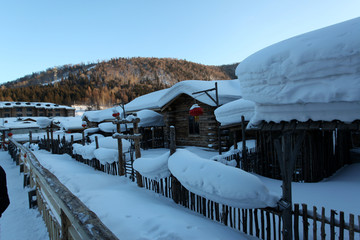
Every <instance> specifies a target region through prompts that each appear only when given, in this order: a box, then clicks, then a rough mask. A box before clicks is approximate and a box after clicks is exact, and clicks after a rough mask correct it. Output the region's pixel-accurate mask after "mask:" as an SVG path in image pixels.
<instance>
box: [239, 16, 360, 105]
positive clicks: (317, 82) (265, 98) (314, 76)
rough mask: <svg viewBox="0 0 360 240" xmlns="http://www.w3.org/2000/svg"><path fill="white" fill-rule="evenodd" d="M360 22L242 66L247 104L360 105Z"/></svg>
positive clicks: (269, 51)
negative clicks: (248, 102) (251, 102)
mask: <svg viewBox="0 0 360 240" xmlns="http://www.w3.org/2000/svg"><path fill="white" fill-rule="evenodd" d="M359 39H360V18H356V19H353V20H350V21H346V22H343V23H339V24H335V25H333V26H330V27H326V28H323V29H320V30H316V31H313V32H309V33H306V34H303V35H300V36H297V37H294V38H290V39H288V40H285V41H282V42H279V43H277V44H274V45H272V46H270V47H267V48H265V49H263V50H261V51H259V52H257V53H255V54H253V55H251V56H250V57H248V58H246V59H245V60H244V61H243V62H241V63H240V64H239V66H238V67H237V69H236V75H237V76H238V78H239V79H240V85H241V89H242V93H243V97H244V98H245V99H249V100H252V101H255V102H257V103H262V104H293V103H313V102H317V103H321V102H322V103H328V102H334V101H336V102H339V101H345V102H351V101H360V95H359V94H358V93H359V91H360V68H359V66H360V40H359Z"/></svg>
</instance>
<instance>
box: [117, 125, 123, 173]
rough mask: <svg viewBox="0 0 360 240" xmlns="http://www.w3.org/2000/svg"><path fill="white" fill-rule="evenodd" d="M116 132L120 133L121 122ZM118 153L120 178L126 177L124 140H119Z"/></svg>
mask: <svg viewBox="0 0 360 240" xmlns="http://www.w3.org/2000/svg"><path fill="white" fill-rule="evenodd" d="M116 132H117V133H120V122H119V121H118V122H117V123H116ZM117 141H118V152H119V155H118V157H119V176H123V175H125V169H124V160H123V151H122V139H121V138H118V140H117Z"/></svg>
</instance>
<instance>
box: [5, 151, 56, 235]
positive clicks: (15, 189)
mask: <svg viewBox="0 0 360 240" xmlns="http://www.w3.org/2000/svg"><path fill="white" fill-rule="evenodd" d="M0 165H1V166H2V167H3V168H4V170H5V172H6V180H7V186H8V193H9V197H10V206H9V207H8V209H6V211H5V212H4V213H3V215H2V217H1V218H0V239H1V240H20V239H21V240H27V239H28V240H35V239H36V240H45V239H49V236H48V232H47V229H46V227H45V223H44V221H43V220H42V217H41V215H40V213H39V211H38V210H37V209H29V202H28V194H27V189H26V188H25V189H24V188H23V174H20V170H19V166H16V164H15V162H13V160H12V159H11V157H10V155H9V154H8V153H7V152H3V151H0Z"/></svg>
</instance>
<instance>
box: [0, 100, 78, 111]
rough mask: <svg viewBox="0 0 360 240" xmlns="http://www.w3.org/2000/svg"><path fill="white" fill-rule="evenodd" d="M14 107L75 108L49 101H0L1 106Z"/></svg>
mask: <svg viewBox="0 0 360 240" xmlns="http://www.w3.org/2000/svg"><path fill="white" fill-rule="evenodd" d="M13 107H34V108H51V109H53V108H65V109H75V108H72V107H69V106H65V105H58V104H55V103H47V102H6V101H5V102H0V108H13Z"/></svg>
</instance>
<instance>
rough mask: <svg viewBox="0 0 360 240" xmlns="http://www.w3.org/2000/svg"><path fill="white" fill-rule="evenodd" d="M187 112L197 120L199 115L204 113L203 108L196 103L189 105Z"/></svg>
mask: <svg viewBox="0 0 360 240" xmlns="http://www.w3.org/2000/svg"><path fill="white" fill-rule="evenodd" d="M189 114H190V116H193V117H195V121H199V116H201V115H203V114H204V110H203V109H202V108H201V107H200V106H199V105H198V104H194V105H192V106H191V108H190V111H189Z"/></svg>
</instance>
